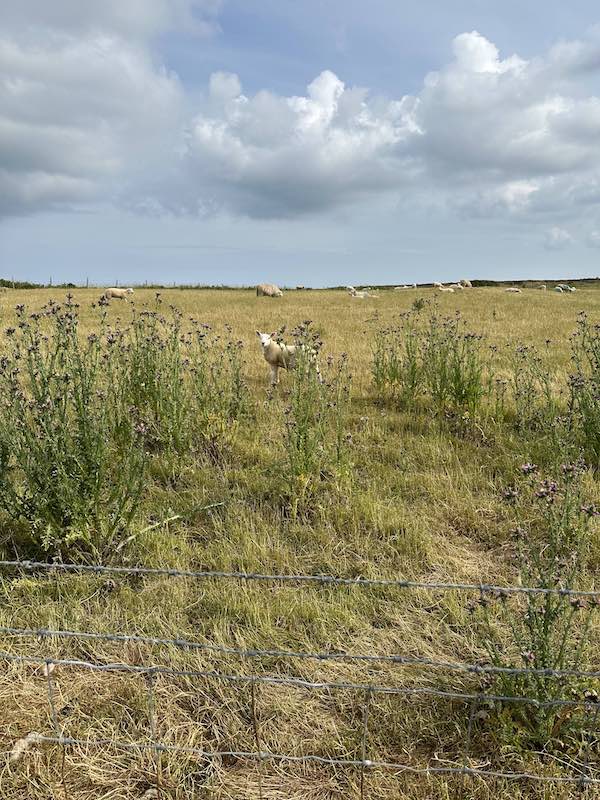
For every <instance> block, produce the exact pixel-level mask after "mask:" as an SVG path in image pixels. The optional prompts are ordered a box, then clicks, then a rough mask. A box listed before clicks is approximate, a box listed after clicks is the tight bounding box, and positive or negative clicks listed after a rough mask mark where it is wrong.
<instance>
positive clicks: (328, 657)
mask: <svg viewBox="0 0 600 800" xmlns="http://www.w3.org/2000/svg"><path fill="white" fill-rule="evenodd" d="M0 634H5V635H8V636H22V637H25V638H42V639H52V638H57V639H85V640H93V641H104V642H121V643H122V642H136V643H137V644H147V645H156V646H161V647H175V648H177V649H179V650H198V651H204V652H210V653H219V654H221V655H234V656H239V657H241V658H298V659H304V660H315V661H342V662H351V663H352V662H363V663H371V664H400V665H402V666H421V667H433V668H436V669H446V670H450V671H454V672H468V673H471V674H475V675H530V676H531V675H539V676H542V677H546V678H564V677H573V678H600V670H592V671H586V670H578V669H553V668H552V667H501V666H498V665H495V664H468V663H464V662H453V661H439V660H436V659H433V658H423V657H420V656H405V655H400V654H391V655H390V654H383V655H374V654H370V653H345V652H329V653H325V652H303V651H297V650H262V649H243V648H239V647H226V646H225V645H218V644H210V643H206V642H195V641H191V640H189V639H165V638H162V637H158V636H140V635H134V634H126V633H97V632H89V631H71V630H50V629H48V628H13V627H9V626H0Z"/></svg>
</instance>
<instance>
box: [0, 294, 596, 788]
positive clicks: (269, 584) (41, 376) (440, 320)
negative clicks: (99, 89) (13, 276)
mask: <svg viewBox="0 0 600 800" xmlns="http://www.w3.org/2000/svg"><path fill="white" fill-rule="evenodd" d="M72 294H73V298H72V301H70V302H71V303H72V304H74V305H68V306H67V307H66V308H65V305H64V303H65V298H64V295H61V293H60V292H59V290H56V289H54V290H30V291H18V290H14V291H11V290H9V291H7V292H6V293H4V294H2V295H0V312H1V314H2V331H3V333H2V341H1V346H0V350H1V351H2V353H3V354H4V357H5V359H6V360H5V362H4V363H3V364H1V365H0V367H1V370H0V371H1V380H2V387H3V388H2V392H3V401H2V402H3V407H2V411H1V413H0V448H1V459H0V461H1V463H0V470H2V475H1V476H0V480H1V482H2V483H1V486H0V507H1V511H0V537H1V538H0V541H1V544H2V549H1V552H2V559H4V560H7V561H13V560H14V561H16V560H18V561H22V560H26V559H30V560H34V561H47V562H49V561H51V560H52V559H57V560H58V561H60V562H64V563H79V564H82V563H87V564H94V563H96V564H98V563H100V564H104V565H107V566H116V567H127V568H130V567H131V568H132V567H136V566H141V565H143V566H144V567H150V568H159V569H162V568H168V569H174V570H180V571H190V570H192V571H218V572H226V573H231V572H242V573H262V574H265V573H266V574H277V575H332V576H339V577H342V578H350V579H373V580H376V579H390V580H395V579H403V580H406V581H414V582H422V583H427V584H432V583H444V584H446V583H461V584H462V583H467V584H482V583H483V584H496V585H505V586H517V585H525V586H542V587H544V588H546V589H550V590H555V589H557V588H559V589H560V588H561V587H564V586H570V587H572V588H576V589H581V590H589V591H591V590H593V589H595V588H596V586H597V583H598V575H597V572H598V569H599V566H600V541H599V539H598V525H597V521H596V513H597V512H596V507H595V504H599V503H600V492H599V491H598V488H599V487H598V478H597V468H598V466H599V463H600V462H599V460H598V456H599V453H600V446H599V442H600V347H599V348H598V349H597V350H596V345H597V338H598V331H597V330H596V328H595V327H594V325H595V323H596V322H600V292H599V291H597V290H595V289H591V288H589V289H588V288H586V289H582V290H580V291H577V292H576V293H574V294H568V295H567V294H565V295H561V294H555V293H554V292H551V291H548V292H539V291H535V290H527V289H525V290H524V291H523V293H522V294H515V295H511V294H507V293H505V292H504V291H503V290H502V289H493V288H476V289H472V290H466V291H464V292H456V293H455V294H448V295H446V294H444V295H439V294H438V293H436V292H435V291H434V290H432V289H424V290H419V289H414V290H407V291H403V292H393V291H381V292H380V294H379V297H377V298H365V299H358V298H352V297H350V296H349V295H348V294H347V293H346V292H342V291H289V292H285V293H284V296H283V297H281V298H269V297H256V295H255V293H254V292H250V291H234V290H232V291H228V290H223V291H210V290H206V291H205V290H198V291H195V290H186V291H179V290H163V291H162V292H161V293H160V297H159V298H158V303H159V304H158V305H157V299H156V293H155V292H154V291H151V290H142V289H136V291H135V293H134V294H133V295H132V299H133V302H132V303H125V302H122V301H118V300H113V301H112V302H111V303H110V305H109V306H108V307H102V306H100V307H98V306H96V307H95V308H92V303H96V301H97V299H98V297H99V295H100V291H99V290H97V289H96V290H93V289H89V290H83V289H76V290H72ZM50 298H53V299H54V300H55V301H56V302H57V303H60V304H61V307H60V309H56V307H54V310H53V307H52V306H51V307H50V309H49V310H48V308H46V312H45V313H44V314H42V315H41V316H40V317H39V319H38V318H34V319H33V320H32V319H31V318H30V316H29V315H30V314H31V313H32V312H38V311H39V310H40V309H41V308H42V307H43V306H44V305H45V304H47V303H48V301H49V299H50ZM415 301H417V302H416V304H415ZM17 304H25V306H26V308H25V310H20V311H19V312H18V314H16V313H15V306H16V305H17ZM76 305H77V306H78V307H76ZM171 305H172V306H173V307H175V308H176V309H178V310H179V311H180V312H181V316H178V315H177V314H176V312H173V310H172V309H171V308H170V306H171ZM145 311H149V312H150V313H149V314H145V313H144V312H145ZM582 311H583V312H585V313H586V315H587V322H586V321H585V319H584V318H582V317H581V316H580V312H582ZM457 312H459V316H457ZM407 313H408V316H402V315H403V314H407ZM65 314H66V316H67V319H66V320H65V319H64V316H65ZM132 314H134V315H135V318H133V317H132ZM19 315H20V316H19ZM161 318H163V319H161ZM132 319H134V323H133V327H132ZM307 321H310V324H306V323H307ZM19 322H24V323H25V324H24V325H23V326H21V327H19ZM284 326H285V331H284V333H283V334H282V336H283V340H284V341H286V342H288V343H292V342H293V340H294V336H293V331H294V329H297V328H298V326H300V329H299V330H296V338H297V340H299V341H301V342H304V343H307V344H310V345H311V346H312V345H316V347H317V349H320V355H319V360H320V364H321V370H322V372H323V374H324V377H325V383H324V385H323V386H321V385H320V384H318V383H317V382H316V381H315V380H314V374H313V373H312V372H311V369H310V365H304V366H303V365H302V364H300V366H299V368H298V369H296V371H295V372H294V373H287V372H286V371H285V370H281V374H280V379H281V380H280V384H279V386H278V387H277V388H276V389H275V390H274V391H272V392H271V391H270V389H269V369H268V365H267V364H266V363H265V361H264V359H263V356H262V353H261V348H260V343H259V341H258V338H257V336H256V333H255V331H256V330H259V331H266V332H275V331H278V330H281V329H282V328H283V327H284ZM7 329H8V331H9V332H8V333H7V332H6V331H7ZM57 331H58V332H57ZM576 331H578V332H579V333H578V334H577V335H576V336H575V337H574V338H573V334H574V333H575V332H576ZM471 334H473V335H471ZM479 337H481V338H479ZM53 348H54V349H53ZM78 348H79V349H78ZM53 353H54V356H53V355H52V354H53ZM596 355H598V356H599V358H598V360H597V361H596ZM132 365H133V366H132ZM134 367H135V368H134ZM596 368H597V370H598V371H597V373H596V372H595V369H596ZM15 369H16V370H17V372H16V373H15V372H14V370H15ZM573 375H576V376H577V380H572V379H571V376H573ZM597 378H598V379H599V380H598V383H596V379H597ZM59 379H60V380H62V382H63V383H62V385H63V386H64V387H67V388H66V389H64V393H65V395H69V397H71V398H72V403H71V401H70V400H69V401H67V402H66V403H65V404H64V405H61V400H60V398H61V396H62V394H61V392H62V391H63V390H61V388H60V384H59ZM36 387H37V389H39V391H37V390H36ZM36 391H37V394H36ZM69 392H72V395H71V394H69ZM69 448H70V449H69ZM67 449H69V451H68V452H67ZM56 464H59V467H56V466H55V465H56ZM60 465H62V467H60ZM69 465H75V466H74V467H69ZM98 465H100V466H98ZM73 470H75V471H77V470H80V472H77V474H78V475H79V478H78V481H77V482H76V483H75V484H74V483H73V477H72V473H73ZM26 484H29V490H28V492H25V490H24V488H23V487H24V486H25V485H26ZM50 495H52V502H50V501H49V500H48V498H49V497H50ZM0 574H1V575H2V593H1V602H0V626H2V629H3V631H4V633H1V634H0V636H1V639H2V642H1V643H0V650H1V651H2V652H3V654H4V657H5V660H2V661H1V663H2V671H1V673H0V703H1V708H2V712H1V718H2V723H3V724H2V727H1V730H0V739H1V743H2V750H3V751H4V753H5V754H9V753H10V751H11V750H12V749H13V748H14V746H15V743H16V742H18V741H19V740H22V739H24V738H25V737H27V736H28V735H29V734H31V733H32V732H36V733H38V734H41V736H46V737H50V738H52V737H53V736H56V735H59V736H63V737H66V738H69V739H75V740H81V741H78V742H77V743H69V744H64V745H58V744H56V743H52V742H44V741H38V742H35V741H34V742H33V743H32V744H30V745H29V746H28V748H27V750H26V752H24V753H23V754H21V755H19V756H18V757H14V755H13V758H12V761H10V760H9V758H8V757H7V755H5V767H4V768H3V769H2V771H0V794H1V796H2V797H3V798H7V799H8V798H11V799H12V798H14V799H15V800H17V798H23V797H28V798H32V800H45V799H46V798H50V797H52V798H54V797H56V798H59V797H61V798H62V797H65V798H69V800H84V798H85V800H88V798H89V800H92V798H94V800H100V798H102V799H103V800H109V798H110V800H113V799H116V798H146V800H150V798H151V797H164V798H177V800H183V798H191V797H194V798H196V797H197V798H205V797H206V798H219V799H220V798H265V800H268V798H273V799H274V798H282V800H283V798H286V800H288V799H289V800H291V799H292V798H293V799H294V800H296V799H297V800H309V799H310V800H312V799H313V798H314V800H333V798H359V797H364V798H377V799H378V800H379V799H381V800H383V798H386V799H387V798H389V799H390V800H392V798H393V799H394V800H396V798H405V799H406V800H408V798H410V799H411V800H425V799H426V798H427V799H428V800H434V799H435V800H443V799H448V798H459V797H460V798H489V797H492V796H494V797H495V798H496V800H508V798H511V799H512V798H550V797H552V798H570V797H578V796H581V792H583V793H584V796H588V797H594V796H598V795H596V794H594V792H597V791H598V787H594V786H588V787H587V788H586V787H583V788H582V786H581V785H578V784H577V783H576V782H574V783H572V784H571V783H568V782H564V783H563V782H561V781H560V779H562V778H565V777H571V776H573V775H575V776H576V777H578V776H581V775H584V776H586V775H587V776H592V777H595V778H599V777H600V768H599V750H598V748H599V745H598V741H599V736H600V734H599V732H598V726H597V724H596V716H597V715H596V711H595V710H594V706H593V704H594V702H596V700H597V695H596V692H598V691H600V686H599V684H598V680H597V679H596V678H594V677H593V676H589V675H587V673H589V672H590V671H597V670H598V669H599V668H600V664H599V662H598V657H597V653H598V644H599V641H598V634H599V632H600V627H599V624H598V623H599V620H600V617H599V616H598V613H597V612H596V606H597V602H596V600H595V598H593V597H591V596H590V597H588V598H587V599H584V600H579V599H577V598H573V597H568V596H562V595H560V594H558V595H556V596H555V595H553V594H552V593H549V594H543V595H540V596H537V595H532V596H530V595H526V594H524V595H514V596H513V595H509V596H505V595H503V594H502V593H492V592H487V593H486V592H478V591H470V592H469V591H464V590H459V589H456V590H444V591H441V590H436V589H426V588H415V589H410V590H409V589H406V588H401V587H397V586H384V585H375V586H369V585H365V584H360V583H358V584H357V585H332V584H328V583H318V582H317V583H311V582H302V581H287V582H282V581H276V580H275V581H260V580H254V581H252V580H248V581H246V580H240V579H234V578H218V577H207V578H202V579H198V578H193V577H181V576H180V577H173V576H168V575H135V574H133V575H132V574H119V573H114V574H112V573H111V574H94V573H91V574H77V573H70V572H66V571H59V570H53V571H52V570H43V569H18V568H9V567H6V568H4V569H3V570H2V572H1V573H0ZM7 628H10V629H12V630H13V633H9V632H8V631H7V630H6V629H7ZM25 629H27V630H28V631H30V634H26V633H24V632H23V631H25ZM39 629H43V630H46V631H47V630H51V631H71V632H88V633H90V632H91V633H99V634H113V633H114V634H126V635H127V634H131V635H135V636H137V637H141V638H140V639H138V640H134V639H133V638H131V639H127V640H125V641H112V640H110V639H108V638H104V639H103V638H98V639H94V638H87V639H85V638H81V637H77V636H69V637H59V636H56V635H49V634H48V635H42V636H36V635H34V633H31V632H35V631H38V630H39ZM16 630H21V631H22V632H21V633H20V634H17V633H14V631H16ZM156 639H161V640H169V642H171V643H170V644H169V643H167V644H165V643H162V644H161V643H159V642H156V641H155V640H156ZM151 640H153V641H151ZM172 640H185V641H187V642H194V643H200V644H203V645H209V646H210V648H212V649H194V648H190V647H181V646H177V644H176V643H174V642H173V641H172ZM219 648H221V649H219ZM223 650H225V651H226V652H223ZM231 650H239V651H242V652H243V653H244V654H243V655H240V653H235V652H230V651H231ZM256 650H261V651H268V654H263V655H261V656H260V657H257V656H255V655H254V654H253V653H252V652H248V651H256ZM289 653H296V654H298V653H300V654H302V653H304V654H307V653H309V654H320V655H321V656H324V657H319V658H302V657H299V656H292V655H286V654H289ZM352 654H367V655H377V656H379V655H381V656H383V655H389V654H402V655H404V656H405V657H406V658H407V659H408V660H409V661H410V659H412V660H413V662H412V663H400V662H399V660H396V661H394V660H384V659H382V660H381V661H377V660H372V661H370V660H368V659H367V660H353V659H351V658H346V656H348V655H352ZM11 655H12V656H15V655H17V656H27V657H31V659H32V661H31V663H22V662H20V661H14V662H13V661H10V658H6V656H8V657H10V656H11ZM36 658H37V659H38V662H36ZM39 659H41V661H40V660H39ZM0 660H1V659H0ZM67 660H76V661H77V660H78V661H83V662H86V663H87V664H93V665H97V666H102V665H105V666H106V665H110V664H120V665H125V666H130V667H132V668H133V669H132V670H131V671H129V672H127V671H126V670H121V671H119V670H117V669H115V670H112V671H111V670H105V671H102V670H94V669H91V668H86V667H84V666H77V665H76V664H75V665H73V664H71V665H69V664H58V665H54V664H51V666H50V668H48V662H49V661H67ZM427 661H432V662H443V663H450V664H458V663H460V664H469V665H473V664H475V665H492V666H494V667H496V668H498V670H497V671H496V672H485V671H484V672H478V671H476V670H455V669H444V668H442V667H440V666H436V665H433V666H429V667H428V666H427V664H426V662H427ZM44 662H46V664H45V663H44ZM146 667H165V668H166V670H165V672H164V674H163V673H161V672H160V671H154V672H150V673H149V672H148V671H147V670H146V669H145V668H146ZM529 667H531V668H533V669H536V668H539V669H540V670H543V669H550V670H556V671H560V670H562V671H563V672H565V675H563V676H562V677H561V676H558V677H555V676H548V675H547V676H540V675H536V674H532V675H529V674H525V675H510V674H508V673H506V672H503V671H502V670H505V669H508V670H510V669H511V668H516V669H519V668H529ZM176 671H180V672H185V671H188V672H213V671H217V672H219V673H226V674H228V675H234V676H257V677H264V676H267V677H279V678H283V679H286V678H288V679H300V680H303V681H306V682H307V683H311V684H323V683H325V684H333V683H338V684H342V686H341V687H340V688H334V687H332V686H330V685H327V686H310V687H307V686H298V685H294V684H293V683H292V682H291V681H288V682H286V681H285V680H283V681H282V682H281V683H277V682H275V681H273V682H263V683H261V682H256V683H253V682H251V681H238V682H234V681H229V682H228V681H226V680H218V679H215V678H214V677H208V676H198V675H189V674H187V675H186V674H173V673H175V672H176ZM576 672H582V673H584V676H583V677H581V676H577V675H571V674H569V673H576ZM48 673H49V674H48ZM354 684H356V685H360V686H361V687H365V688H363V689H361V690H357V689H355V688H352V687H351V685H354ZM369 686H385V687H388V688H390V689H394V688H396V689H402V690H410V691H412V690H415V691H414V692H413V693H412V694H411V693H410V692H407V693H405V694H402V693H399V694H394V693H392V692H388V693H377V692H372V691H371V690H370V689H369V688H368V687H369ZM432 689H433V690H435V692H437V693H435V692H434V693H431V692H430V693H428V692H421V691H420V690H432ZM444 692H446V693H448V695H453V694H455V695H461V694H467V695H469V696H470V697H471V696H473V695H475V696H478V695H481V696H482V697H481V699H480V700H479V701H477V702H475V701H473V700H472V699H464V698H461V697H454V696H446V695H445V694H444ZM489 694H493V695H494V696H509V697H512V696H516V697H527V698H529V699H532V700H534V701H535V703H534V704H533V705H532V706H528V705H523V704H521V705H519V704H518V703H511V702H509V701H506V702H502V701H498V700H496V701H487V700H486V699H485V697H484V695H489ZM49 698H50V702H49ZM595 698H596V699H595ZM564 699H567V700H568V701H573V702H574V703H579V704H580V705H576V704H575V705H573V706H571V705H568V706H563V705H560V702H558V703H557V702H556V701H562V700H564ZM553 703H555V704H554V705H552V704H553ZM539 704H541V706H540V705H539ZM544 704H547V705H544ZM86 740H92V741H95V742H101V743H103V744H101V745H92V744H86V743H85V741H86ZM111 742H112V743H114V742H117V743H121V744H126V745H128V746H129V747H118V746H113V744H111ZM151 742H160V743H162V744H163V745H165V750H163V751H162V752H156V751H154V750H152V749H151V748H146V747H144V745H147V744H148V743H151ZM24 746H26V745H24ZM257 750H260V751H261V752H263V751H264V752H267V751H268V752H270V753H276V754H283V755H288V756H292V757H296V756H303V755H306V754H311V755H316V756H319V757H321V758H322V759H324V762H319V761H318V760H315V761H305V762H303V761H300V762H295V761H294V760H287V761H286V760H285V758H282V759H264V760H263V761H260V762H259V761H258V760H256V759H254V760H253V759H252V758H244V757H242V756H241V755H219V756H218V757H214V758H211V757H202V756H201V755H199V751H202V752H208V753H212V752H218V753H225V752H232V753H238V754H243V753H255V752H256V751H257ZM328 759H333V760H339V761H348V762H353V761H359V762H361V761H363V762H364V761H365V760H366V759H369V760H370V761H372V762H389V763H392V764H395V765H403V766H404V770H400V769H383V768H382V769H379V768H377V769H376V768H373V769H371V768H369V769H366V770H365V769H364V767H363V768H357V766H356V765H352V764H346V765H344V764H329V763H327V760H328ZM426 767H430V768H433V769H436V768H437V769H439V770H440V771H439V773H437V772H432V773H431V774H428V775H427V774H423V772H419V770H423V769H425V768H426ZM448 767H449V768H451V769H453V768H456V769H459V770H460V769H461V768H464V767H467V768H478V769H482V770H489V771H497V772H503V773H524V772H526V773H534V774H535V775H538V776H542V777H546V778H558V779H559V781H558V782H556V783H541V782H535V781H527V780H510V779H508V778H497V777H493V776H492V777H470V776H468V775H461V774H453V773H452V772H448V773H446V772H445V771H444V770H445V769H446V768H448ZM585 793H587V794H585Z"/></svg>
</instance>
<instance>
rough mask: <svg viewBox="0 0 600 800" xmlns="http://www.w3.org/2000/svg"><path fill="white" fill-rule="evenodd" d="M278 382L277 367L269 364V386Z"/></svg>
mask: <svg viewBox="0 0 600 800" xmlns="http://www.w3.org/2000/svg"><path fill="white" fill-rule="evenodd" d="M278 383H279V367H277V366H275V365H273V366H271V386H277V384H278Z"/></svg>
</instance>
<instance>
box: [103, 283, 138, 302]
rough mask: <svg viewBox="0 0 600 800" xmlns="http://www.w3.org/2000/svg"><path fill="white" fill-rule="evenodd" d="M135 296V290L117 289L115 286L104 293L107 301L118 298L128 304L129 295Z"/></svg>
mask: <svg viewBox="0 0 600 800" xmlns="http://www.w3.org/2000/svg"><path fill="white" fill-rule="evenodd" d="M128 294H133V289H131V288H129V289H116V288H115V287H114V286H111V288H110V289H107V290H106V291H105V292H104V297H105V298H106V299H107V300H110V299H111V298H113V297H116V298H117V299H119V300H125V302H127V295H128Z"/></svg>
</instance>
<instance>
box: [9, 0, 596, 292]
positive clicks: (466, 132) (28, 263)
mask: <svg viewBox="0 0 600 800" xmlns="http://www.w3.org/2000/svg"><path fill="white" fill-rule="evenodd" d="M7 5H8V8H7V10H6V13H4V10H3V15H4V17H5V19H4V23H3V29H2V32H0V75H1V76H2V78H1V79H0V275H2V276H6V277H15V278H17V277H18V278H24V279H31V280H41V281H48V280H49V279H50V278H51V279H52V280H53V281H54V282H60V281H73V282H76V283H80V282H85V280H86V279H89V280H90V281H91V282H95V283H108V284H112V283H114V282H115V281H117V280H118V281H119V282H120V283H121V284H123V283H134V282H143V281H144V280H149V281H154V282H163V283H173V282H186V283H188V282H192V283H228V284H252V283H255V282H257V281H267V280H268V281H275V282H280V283H282V284H292V285H293V284H295V283H304V284H309V285H314V286H321V285H332V284H339V283H355V284H359V283H370V284H374V283H398V284H400V283H406V282H412V281H413V280H414V281H419V280H422V281H431V280H455V279H458V278H460V277H463V276H464V277H471V278H482V277H488V278H498V279H512V278H518V277H548V278H552V277H577V276H587V275H596V274H600V264H599V261H600V147H599V146H598V145H599V143H600V25H599V22H600V19H599V18H600V12H598V11H597V10H596V6H595V4H592V3H591V2H582V1H581V0H579V1H578V2H572V3H570V4H569V5H568V6H567V5H566V4H563V3H558V2H545V3H542V2H538V0H530V2H528V3H523V2H520V3H517V2H514V1H513V0H505V2H503V3H497V2H491V0H489V1H488V2H484V1H483V0H470V2H468V1H467V0H457V1H456V2H447V3H440V2H435V3H434V2H422V3H420V4H404V3H402V4H401V3H398V2H393V0H374V2H371V3H369V4H365V3H364V2H362V1H361V2H359V0H343V2H342V0H330V1H329V2H322V1H321V2H316V0H303V2H302V3H297V2H291V0H290V1H289V2H287V1H286V0H129V2H128V3H125V4H124V3H122V2H121V0H103V3H101V4H99V3H81V2H80V0H57V2H55V3H52V4H48V3H47V2H46V0H20V1H19V2H17V0H8V4H7Z"/></svg>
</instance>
